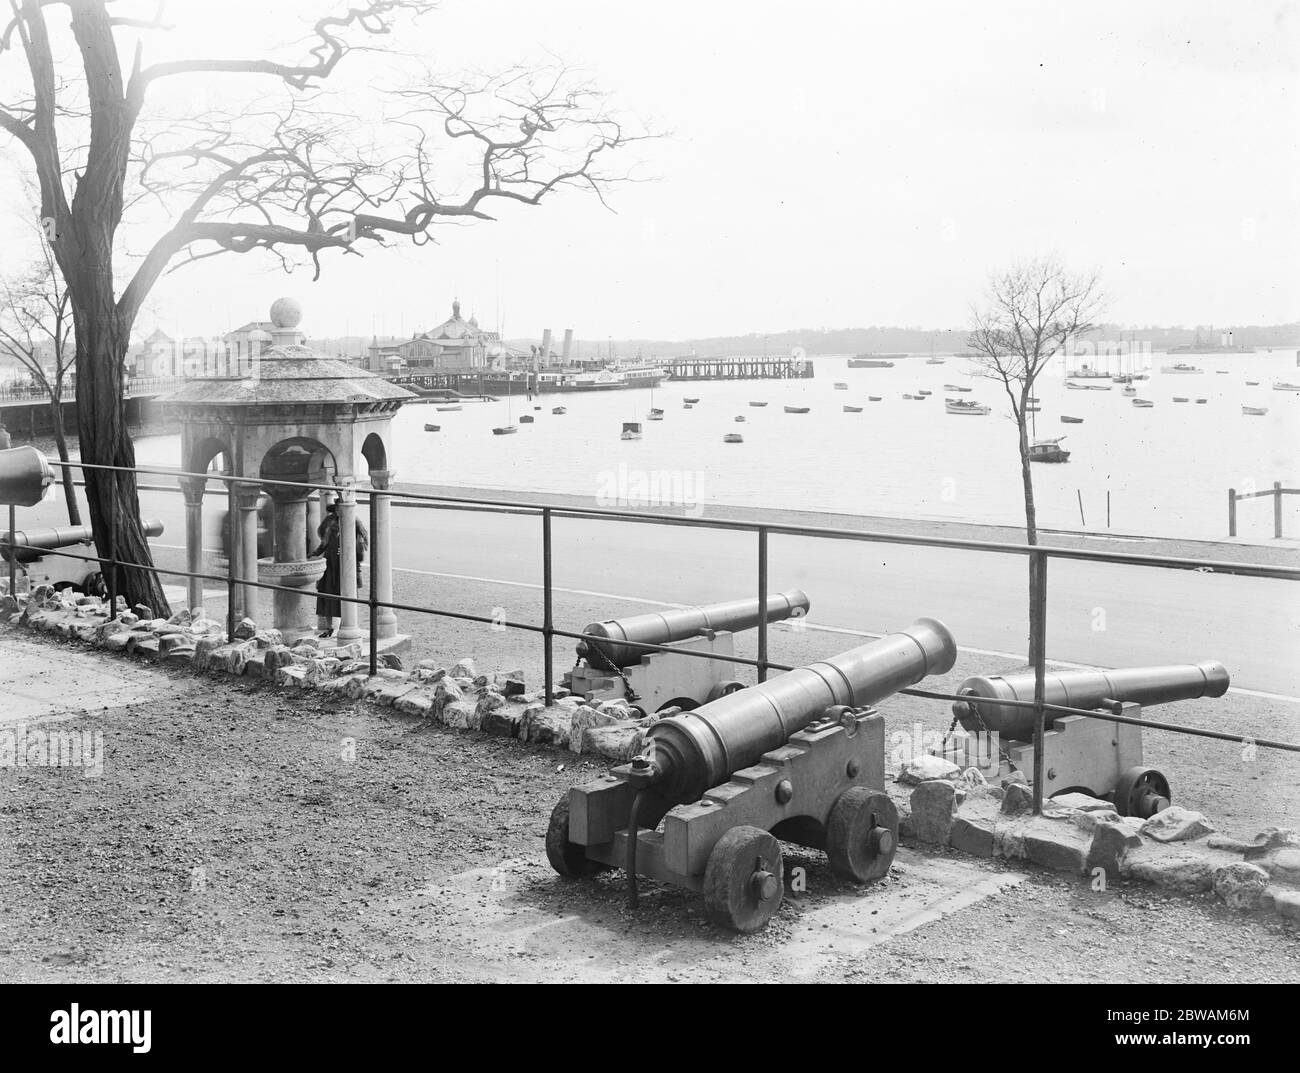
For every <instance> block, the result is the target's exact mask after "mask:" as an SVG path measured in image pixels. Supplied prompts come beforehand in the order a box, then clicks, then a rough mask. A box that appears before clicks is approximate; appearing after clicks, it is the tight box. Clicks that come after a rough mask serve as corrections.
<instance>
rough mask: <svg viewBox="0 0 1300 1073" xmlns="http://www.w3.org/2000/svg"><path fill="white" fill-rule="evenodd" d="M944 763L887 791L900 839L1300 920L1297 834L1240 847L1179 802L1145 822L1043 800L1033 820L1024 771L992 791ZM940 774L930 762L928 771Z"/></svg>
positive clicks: (1068, 800)
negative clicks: (1205, 896)
mask: <svg viewBox="0 0 1300 1073" xmlns="http://www.w3.org/2000/svg"><path fill="white" fill-rule="evenodd" d="M924 759H925V760H927V761H931V762H932V761H934V760H935V759H936V758H934V757H926V758H924ZM917 766H919V765H917ZM948 767H950V768H951V771H950V772H947V773H946V777H942V778H924V779H920V780H918V779H917V778H916V777H915V776H914V775H913V773H912V772H911V771H909V768H908V765H904V770H903V771H902V772H900V773H899V776H898V781H896V782H895V783H894V784H893V785H891V787H890V792H891V794H892V796H893V797H894V799H895V803H896V804H897V805H898V808H899V816H900V823H899V827H900V830H899V834H900V837H901V838H902V839H903V840H904V841H910V842H914V843H921V844H928V845H941V846H951V847H952V848H953V849H956V850H958V851H960V852H962V853H967V854H970V855H971V856H974V857H1002V858H1004V859H1006V860H1012V861H1017V862H1028V863H1030V864H1036V865H1038V866H1039V867H1042V868H1047V869H1050V870H1052V871H1056V872H1066V873H1069V874H1071V875H1076V876H1085V877H1089V879H1090V880H1091V881H1092V882H1094V883H1096V882H1098V881H1099V880H1100V881H1101V882H1103V883H1104V887H1102V888H1100V889H1109V888H1110V887H1111V886H1113V885H1114V884H1115V883H1116V881H1117V880H1123V881H1127V882H1133V881H1140V882H1143V883H1149V884H1151V885H1152V886H1156V887H1162V888H1165V889H1166V890H1170V891H1175V892H1178V893H1182V894H1195V893H1202V892H1209V891H1213V892H1214V893H1215V895H1217V896H1218V898H1219V899H1220V900H1221V901H1222V902H1223V903H1224V904H1226V905H1227V906H1229V907H1230V908H1232V909H1240V910H1246V911H1254V910H1262V911H1265V912H1272V913H1276V914H1277V915H1278V916H1279V917H1282V918H1283V919H1284V920H1289V921H1300V835H1298V834H1297V833H1296V832H1295V831H1293V830H1290V829H1286V828H1278V827H1270V828H1268V829H1267V830H1265V831H1262V832H1260V833H1259V834H1258V835H1256V836H1255V838H1254V839H1253V840H1252V841H1250V842H1243V841H1240V840H1238V839H1234V838H1228V837H1226V836H1223V835H1217V834H1214V833H1213V832H1214V828H1213V826H1212V825H1211V824H1210V823H1209V821H1208V820H1206V819H1205V817H1204V816H1202V815H1201V814H1200V813H1198V812H1190V811H1188V810H1187V809H1183V808H1179V807H1178V806H1173V807H1171V808H1169V809H1167V810H1165V811H1164V812H1161V813H1158V814H1157V815H1156V816H1153V817H1151V818H1150V819H1149V820H1142V819H1139V818H1137V817H1133V816H1120V815H1119V814H1118V813H1116V812H1115V811H1114V808H1113V806H1112V805H1111V803H1110V802H1108V801H1100V800H1098V799H1096V798H1093V797H1088V796H1087V795H1086V794H1067V795H1064V796H1062V797H1058V798H1055V799H1053V800H1052V801H1050V802H1045V803H1044V805H1045V807H1044V811H1043V814H1042V815H1041V816H1034V815H1033V814H1032V795H1031V793H1030V788H1029V786H1028V785H1027V783H1026V781H1025V778H1024V776H1023V775H1021V774H1020V773H1019V772H1017V773H1016V774H1015V775H1013V776H1012V777H1011V778H1009V779H1004V780H1003V784H1002V785H1001V786H989V785H987V784H986V783H985V782H984V779H983V777H982V776H980V775H979V773H978V772H977V771H973V770H972V771H970V772H967V773H966V774H965V775H962V774H961V773H960V772H959V771H958V769H957V767H956V765H953V764H949V765H948ZM935 769H936V765H935V764H933V763H930V764H928V765H927V770H926V773H927V774H933V773H934V771H935Z"/></svg>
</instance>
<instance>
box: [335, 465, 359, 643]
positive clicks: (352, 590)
mask: <svg viewBox="0 0 1300 1073" xmlns="http://www.w3.org/2000/svg"><path fill="white" fill-rule="evenodd" d="M338 515H339V595H340V596H341V597H343V600H341V601H340V603H339V634H338V637H339V641H340V643H342V644H347V642H349V641H359V640H360V639H361V627H359V626H358V625H357V605H356V604H354V603H348V602H346V601H347V600H348V599H349V598H350V599H353V600H355V599H356V596H357V495H356V492H355V491H353V483H352V479H351V478H350V477H349V478H347V479H346V480H345V482H344V484H343V487H342V488H341V489H340V490H339V497H338Z"/></svg>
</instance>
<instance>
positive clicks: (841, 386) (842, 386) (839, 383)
mask: <svg viewBox="0 0 1300 1073" xmlns="http://www.w3.org/2000/svg"><path fill="white" fill-rule="evenodd" d="M835 390H836V391H848V390H849V385H848V384H846V383H845V382H844V381H843V380H836V381H835Z"/></svg>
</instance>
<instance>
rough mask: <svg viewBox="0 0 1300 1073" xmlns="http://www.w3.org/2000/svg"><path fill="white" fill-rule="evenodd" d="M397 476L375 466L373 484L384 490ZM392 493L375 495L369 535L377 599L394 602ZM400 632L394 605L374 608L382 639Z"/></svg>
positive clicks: (379, 636)
mask: <svg viewBox="0 0 1300 1073" xmlns="http://www.w3.org/2000/svg"><path fill="white" fill-rule="evenodd" d="M394 476H396V474H394V472H393V471H392V470H391V469H372V470H371V471H370V487H371V488H376V489H379V490H381V491H382V490H385V489H387V488H389V487H390V486H391V483H392V480H393V477H394ZM392 506H393V500H392V497H391V496H376V497H375V525H374V530H373V531H372V532H371V534H370V554H371V555H372V556H373V557H374V567H375V579H376V580H375V599H376V600H378V601H379V602H380V603H385V604H391V603H392V602H393V540H392V513H393V511H392ZM396 634H397V613H396V612H395V611H394V610H393V609H392V608H391V607H380V608H377V609H376V611H375V636H376V637H378V638H379V639H380V640H381V641H382V640H383V639H384V638H385V637H394V636H396Z"/></svg>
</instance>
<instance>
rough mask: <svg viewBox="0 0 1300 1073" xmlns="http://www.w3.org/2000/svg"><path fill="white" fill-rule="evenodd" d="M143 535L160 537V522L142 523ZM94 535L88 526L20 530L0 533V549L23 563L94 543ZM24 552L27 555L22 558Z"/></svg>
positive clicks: (161, 525) (161, 528)
mask: <svg viewBox="0 0 1300 1073" xmlns="http://www.w3.org/2000/svg"><path fill="white" fill-rule="evenodd" d="M142 524H143V525H144V535H145V536H147V537H156V536H161V535H162V531H163V523H162V522H144V523H142ZM94 539H95V538H94V534H93V533H92V532H91V529H90V526H88V525H65V526H62V527H60V528H55V529H28V530H26V531H23V530H21V529H18V530H15V531H14V532H12V533H0V548H3V549H4V551H6V552H8V550H9V549H10V548H14V549H15V550H17V551H18V555H19V558H23V559H24V561H30V560H31V559H38V558H40V556H41V554H42V553H43V552H47V551H55V550H57V549H58V548H71V547H73V546H74V545H76V544H90V543H92V542H93V541H94ZM24 550H26V551H27V553H28V554H27V555H26V556H24V554H23V552H24ZM33 553H34V554H33Z"/></svg>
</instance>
